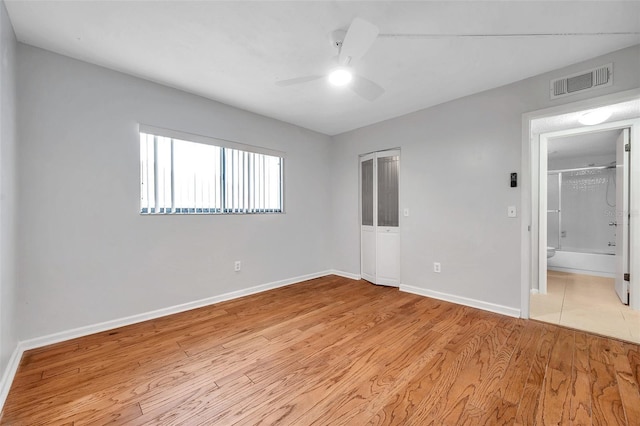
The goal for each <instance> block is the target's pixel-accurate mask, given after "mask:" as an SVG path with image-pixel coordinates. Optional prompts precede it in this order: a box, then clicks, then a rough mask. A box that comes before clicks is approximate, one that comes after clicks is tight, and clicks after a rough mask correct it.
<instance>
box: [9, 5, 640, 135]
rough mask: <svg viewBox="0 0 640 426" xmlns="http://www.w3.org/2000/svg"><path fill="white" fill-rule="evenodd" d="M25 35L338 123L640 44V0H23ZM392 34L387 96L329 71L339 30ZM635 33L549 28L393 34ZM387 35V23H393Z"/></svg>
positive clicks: (242, 100) (281, 113)
mask: <svg viewBox="0 0 640 426" xmlns="http://www.w3.org/2000/svg"><path fill="white" fill-rule="evenodd" d="M6 6H7V10H8V12H9V17H10V19H11V22H12V23H13V26H14V29H15V32H16V36H17V38H18V40H19V41H21V42H24V43H27V44H31V45H34V46H37V47H41V48H44V49H47V50H51V51H54V52H57V53H61V54H63V55H68V56H71V57H73V58H77V59H80V60H83V61H87V62H91V63H95V64H98V65H102V66H105V67H108V68H112V69H115V70H118V71H122V72H125V73H128V74H132V75H135V76H139V77H142V78H145V79H148V80H152V81H156V82H158V83H162V84H165V85H168V86H171V87H175V88H179V89H182V90H185V91H188V92H192V93H195V94H198V95H201V96H204V97H207V98H210V99H214V100H217V101H220V102H223V103H226V104H229V105H233V106H236V107H238V108H242V109H246V110H249V111H253V112H256V113H259V114H263V115H266V116H269V117H273V118H276V119H279V120H282V121H286V122H289V123H293V124H296V125H299V126H302V127H305V128H308V129H312V130H316V131H318V132H321V133H325V134H328V135H335V134H338V133H342V132H345V131H348V130H352V129H356V128H359V127H362V126H366V125H368V124H372V123H375V122H378V121H382V120H386V119H389V118H392V117H396V116H400V115H403V114H406V113H409V112H413V111H417V110H419V109H423V108H427V107H429V106H433V105H436V104H439V103H442V102H446V101H449V100H452V99H455V98H459V97H463V96H466V95H470V94H473V93H477V92H480V91H483V90H487V89H491V88H494V87H498V86H502V85H505V84H508V83H511V82H514V81H518V80H521V79H524V78H527V77H530V76H534V75H537V74H540V73H543V72H547V71H550V70H554V69H557V68H560V67H564V66H566V65H569V64H572V63H576V62H579V61H582V60H585V59H589V58H592V57H595V56H599V55H602V54H604V53H607V52H611V51H614V50H618V49H621V48H624V47H628V46H631V45H634V44H638V43H640V35H639V32H640V2H638V1H626V2H612V1H582V2H539V1H534V2H524V1H509V2H507V1H495V2H482V1H471V2H457V1H423V2H416V1H414V2H400V1H373V2H346V1H320V2H309V1H304V2H302V1H301V2H295V1H278V2H273V1H256V2H247V1H177V0H174V1H90V0H86V1H55V0H49V1H16V0H6ZM356 16H358V17H361V18H363V19H366V20H368V21H370V22H372V23H374V24H376V25H377V26H378V27H379V28H380V33H381V35H380V36H379V37H378V39H377V40H376V41H375V43H374V44H373V46H372V48H371V49H370V50H369V52H368V53H367V54H366V55H365V56H364V58H362V60H361V61H360V62H359V63H358V64H357V66H356V71H357V72H358V73H359V74H361V75H363V76H364V77H367V78H369V79H371V80H373V81H375V82H377V83H378V84H379V85H381V86H382V87H384V88H385V89H386V93H385V94H384V95H383V96H382V97H380V98H379V99H378V100H376V101H374V102H369V101H367V100H363V99H361V98H359V97H358V96H357V95H355V94H354V93H353V92H351V91H350V90H344V88H342V89H338V88H332V87H329V86H328V85H327V83H326V82H325V81H324V80H318V81H315V82H311V83H306V84H302V85H297V86H290V87H277V86H276V85H275V82H276V81H278V80H285V79H290V78H295V77H300V76H306V75H313V74H319V73H324V72H326V71H327V70H329V69H330V68H332V66H333V65H334V62H333V59H332V57H333V56H335V55H336V54H337V51H336V50H335V48H334V47H333V46H331V44H330V41H329V35H330V33H331V32H332V31H334V30H336V29H339V28H345V29H346V28H347V27H348V26H349V23H350V22H351V20H352V19H353V18H354V17H356ZM611 32H617V33H621V32H622V33H629V32H632V33H635V34H631V35H629V34H624V35H611V34H599V35H580V36H537V37H510V38H502V37H497V38H496V37H474V38H467V37H393V36H388V35H389V34H435V35H444V34H513V33H518V34H530V33H590V34H598V33H611ZM385 34H386V35H387V36H385Z"/></svg>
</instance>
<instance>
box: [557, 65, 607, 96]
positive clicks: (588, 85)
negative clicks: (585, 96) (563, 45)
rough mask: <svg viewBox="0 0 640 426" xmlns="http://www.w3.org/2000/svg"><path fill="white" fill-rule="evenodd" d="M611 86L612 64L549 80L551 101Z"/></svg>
mask: <svg viewBox="0 0 640 426" xmlns="http://www.w3.org/2000/svg"><path fill="white" fill-rule="evenodd" d="M612 84H613V63H611V64H607V65H603V66H601V67H598V68H592V69H590V70H586V71H581V72H579V73H575V74H571V75H568V76H565V77H561V78H556V79H555V80H551V85H550V94H551V99H556V98H562V97H564V96H569V95H573V94H575V93H578V92H586V91H588V90H594V89H599V88H601V87H607V86H611V85H612Z"/></svg>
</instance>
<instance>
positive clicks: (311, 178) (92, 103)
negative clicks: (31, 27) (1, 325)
mask: <svg viewBox="0 0 640 426" xmlns="http://www.w3.org/2000/svg"><path fill="white" fill-rule="evenodd" d="M18 94H19V101H18V132H19V135H20V148H19V152H18V170H19V178H20V196H19V208H20V212H21V213H20V224H19V229H18V250H19V260H18V271H19V280H20V292H19V310H20V329H19V336H20V339H21V340H23V339H29V338H34V337H40V336H44V335H47V334H51V333H54V332H60V331H67V330H69V329H72V328H75V327H81V326H86V325H92V324H96V323H99V322H103V321H107V320H112V319H120V318H123V317H126V316H130V315H134V314H140V313H144V312H148V311H151V310H155V309H160V308H164V307H170V306H174V305H178V304H181V303H186V302H191V301H195V300H199V299H203V298H207V297H211V296H216V295H221V294H224V293H227V292H231V291H236V290H241V289H246V288H249V287H252V286H255V285H260V284H265V283H269V282H274V281H278V280H283V279H288V278H294V277H298V276H302V275H305V274H311V273H317V272H322V271H325V270H327V269H329V267H330V254H329V253H330V250H329V247H328V242H329V238H328V234H329V233H328V232H327V229H329V226H330V218H329V215H328V214H327V210H328V206H330V203H331V199H330V193H329V190H330V187H329V185H328V184H327V182H328V179H329V176H330V163H329V149H330V141H331V139H330V138H329V137H328V136H325V135H321V134H317V133H314V132H311V131H308V130H303V129H301V128H299V127H295V126H292V125H289V124H285V123H282V122H279V121H276V120H273V119H269V118H266V117H262V116H259V115H255V114H251V113H248V112H246V111H242V110H239V109H235V108H232V107H229V106H226V105H223V104H220V103H217V102H213V101H211V100H207V99H204V98H200V97H197V96H194V95H190V94H187V93H184V92H181V91H178V90H174V89H171V88H167V87H164V86H160V85H157V84H154V83H151V82H148V81H145V80H141V79H138V78H134V77H131V76H127V75H124V74H121V73H118V72H114V71H110V70H107V69H105V68H100V67H97V66H93V65H90V64H87V63H83V62H80V61H76V60H73V59H70V58H67V57H63V56H60V55H57V54H54V53H51V52H47V51H44V50H41V49H37V48H34V47H30V46H27V45H23V44H19V45H18ZM138 123H144V124H148V125H152V126H157V127H163V128H168V129H174V130H180V131H186V132H190V133H195V134H201V135H207V136H211V137H216V138H222V139H227V140H233V141H237V142H241V143H246V144H250V145H257V146H262V147H266V148H271V149H276V150H280V151H285V152H286V163H285V206H286V214H275V215H246V216H241V215H225V216H212V215H202V216H140V215H139V214H138V211H139V196H140V194H139V191H140V190H139V141H138V133H137V124H138ZM234 260H241V261H242V266H243V268H242V271H241V272H240V273H235V272H234V271H233V262H234Z"/></svg>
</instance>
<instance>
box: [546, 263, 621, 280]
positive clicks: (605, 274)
mask: <svg viewBox="0 0 640 426" xmlns="http://www.w3.org/2000/svg"><path fill="white" fill-rule="evenodd" d="M547 269H548V270H549V271H556V272H567V273H569V274H580V275H592V276H594V277H603V278H615V277H616V274H614V273H610V272H602V271H589V270H586V269H576V268H564V267H561V266H547Z"/></svg>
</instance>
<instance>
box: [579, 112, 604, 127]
mask: <svg viewBox="0 0 640 426" xmlns="http://www.w3.org/2000/svg"><path fill="white" fill-rule="evenodd" d="M609 117H611V110H610V109H609V108H599V109H594V110H591V111H587V112H585V113H584V114H582V115H581V116H580V118H578V122H579V123H580V124H584V125H585V126H593V125H595V124H600V123H604V122H605V121H607V119H608V118H609Z"/></svg>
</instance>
